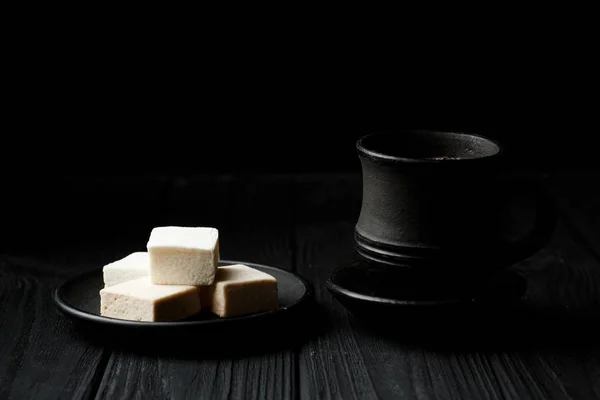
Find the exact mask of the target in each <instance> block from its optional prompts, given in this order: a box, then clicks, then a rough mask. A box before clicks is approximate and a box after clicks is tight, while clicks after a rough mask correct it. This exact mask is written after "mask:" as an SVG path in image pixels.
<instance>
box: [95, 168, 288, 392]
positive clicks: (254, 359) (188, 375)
mask: <svg viewBox="0 0 600 400" xmlns="http://www.w3.org/2000/svg"><path fill="white" fill-rule="evenodd" d="M291 218H292V214H291V204H290V182H289V180H288V179H287V178H285V177H255V176H241V175H221V176H197V177H193V178H185V177H180V178H177V179H176V180H175V181H174V184H173V189H172V191H171V193H170V196H169V203H168V210H167V213H166V217H165V218H164V219H163V220H162V221H161V223H162V224H164V225H183V226H214V227H217V228H218V229H219V234H220V248H221V257H222V259H229V260H237V261H248V262H257V263H265V264H268V265H273V266H277V267H280V268H284V269H290V270H291V269H293V263H292V261H293V260H292V257H291V254H292V251H291V239H292V237H291V232H292V219H291ZM239 335H244V333H243V332H239ZM249 345H252V344H250V343H249ZM158 346H160V344H159V345H158ZM215 353H216V356H215ZM218 354H219V352H218V351H215V352H213V354H212V355H211V356H210V357H208V356H205V355H203V354H193V355H191V356H190V355H188V357H184V358H181V357H172V356H170V355H168V354H167V355H158V356H154V355H146V356H144V355H137V354H131V353H130V352H126V351H121V350H119V351H115V352H114V353H113V354H112V355H111V358H110V360H109V362H108V365H107V369H106V373H105V375H104V377H103V379H102V381H101V383H100V386H99V391H98V396H99V397H101V398H112V397H115V396H116V397H121V398H144V399H145V398H164V397H171V398H187V397H192V396H193V397H202V398H204V397H206V398H257V399H258V398H259V399H271V398H272V399H287V398H293V397H295V395H296V390H297V388H296V385H295V381H296V373H297V369H296V355H295V352H294V349H293V348H289V349H283V350H277V351H272V352H268V353H265V354H249V355H233V356H230V355H228V356H222V357H220V356H218Z"/></svg>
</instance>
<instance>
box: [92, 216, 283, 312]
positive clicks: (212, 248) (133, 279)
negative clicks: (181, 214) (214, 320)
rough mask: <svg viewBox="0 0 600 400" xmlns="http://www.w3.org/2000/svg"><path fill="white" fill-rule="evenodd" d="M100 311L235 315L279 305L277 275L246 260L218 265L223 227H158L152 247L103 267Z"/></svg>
mask: <svg viewBox="0 0 600 400" xmlns="http://www.w3.org/2000/svg"><path fill="white" fill-rule="evenodd" d="M103 274H104V284H105V287H104V288H103V289H102V290H100V314H101V315H103V316H106V317H111V318H118V319H126V320H133V321H178V320H181V319H184V318H188V317H191V316H193V315H195V314H197V313H199V312H200V310H201V309H202V310H207V311H211V312H213V313H214V314H217V315H218V316H220V317H234V316H240V315H247V314H253V313H258V312H263V311H270V310H274V309H277V307H278V303H277V281H276V280H275V278H274V277H272V276H271V275H269V274H266V273H264V272H262V271H259V270H257V269H254V268H250V267H248V266H246V265H243V264H236V265H229V266H223V267H219V231H218V230H217V229H215V228H208V227H178V226H165V227H157V228H154V229H153V230H152V232H151V233H150V238H149V240H148V243H147V252H136V253H132V254H130V255H128V256H127V257H125V258H123V259H120V260H117V261H115V262H113V263H110V264H108V265H106V266H104V268H103Z"/></svg>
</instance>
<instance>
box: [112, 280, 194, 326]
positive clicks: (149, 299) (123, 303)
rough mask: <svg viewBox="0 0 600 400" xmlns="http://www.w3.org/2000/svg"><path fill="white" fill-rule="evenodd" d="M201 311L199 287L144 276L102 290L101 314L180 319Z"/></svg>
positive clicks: (151, 319)
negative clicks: (159, 282) (153, 280)
mask: <svg viewBox="0 0 600 400" xmlns="http://www.w3.org/2000/svg"><path fill="white" fill-rule="evenodd" d="M198 312H200V297H199V293H198V288H197V287H195V286H177V285H162V286H161V285H153V284H151V283H150V279H149V278H148V277H147V276H145V277H143V278H138V279H134V280H131V281H127V282H123V283H119V284H118V285H114V286H110V287H105V288H104V289H102V290H100V315H102V316H105V317H110V318H118V319H125V320H131V321H151V322H167V321H179V320H181V319H183V318H186V317H190V316H192V315H194V314H197V313H198Z"/></svg>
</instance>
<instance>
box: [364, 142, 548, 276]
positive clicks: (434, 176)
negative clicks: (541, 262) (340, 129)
mask: <svg viewBox="0 0 600 400" xmlns="http://www.w3.org/2000/svg"><path fill="white" fill-rule="evenodd" d="M357 150H358V155H359V158H360V161H361V165H362V173H363V196H362V207H361V212H360V216H359V219H358V222H357V224H356V228H355V243H356V250H357V252H358V254H360V255H361V256H362V257H363V258H365V259H367V260H369V261H370V262H376V263H379V264H387V265H394V266H403V267H423V268H432V269H435V270H444V269H451V270H452V271H458V270H461V271H473V270H474V269H479V270H481V269H482V268H481V267H482V266H484V265H485V266H486V268H485V269H486V270H488V271H489V270H490V269H492V270H493V269H498V268H501V267H505V266H508V265H510V264H512V263H514V262H516V261H519V260H521V259H524V258H526V257H528V256H530V255H531V254H533V253H535V252H536V251H538V250H539V249H540V248H541V247H542V246H543V245H544V244H545V243H546V242H547V241H548V240H549V238H550V237H551V235H552V232H553V230H554V224H555V214H554V210H553V207H552V204H551V202H550V201H549V199H548V197H547V196H544V195H543V194H542V193H541V192H540V191H538V190H531V189H532V188H534V187H535V186H534V185H532V183H531V182H522V181H518V182H515V181H504V180H502V179H501V175H502V172H503V169H504V163H503V160H502V159H503V157H502V154H503V152H502V149H501V147H500V145H499V144H498V143H496V142H495V141H492V140H490V139H488V138H485V137H483V136H479V135H474V134H465V133H452V132H431V131H405V132H400V133H377V134H371V135H367V136H365V137H363V138H361V139H360V140H358V142H357ZM524 191H529V192H532V193H533V196H530V197H533V198H534V199H535V201H534V204H535V207H532V208H534V209H535V212H534V211H533V210H531V212H532V213H534V215H535V218H534V219H535V221H534V223H533V224H532V225H533V227H532V228H531V229H530V230H529V232H528V233H526V234H524V235H523V236H522V237H520V238H519V239H518V240H509V239H507V237H506V233H507V231H509V230H510V227H508V226H507V222H506V221H507V220H508V219H507V218H506V215H507V211H508V212H510V210H507V207H508V204H509V202H508V200H507V199H509V198H510V197H511V196H513V194H514V193H518V192H521V193H522V192H524Z"/></svg>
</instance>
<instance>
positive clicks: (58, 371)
mask: <svg viewBox="0 0 600 400" xmlns="http://www.w3.org/2000/svg"><path fill="white" fill-rule="evenodd" d="M111 179H115V180H116V181H115V182H116V183H114V185H113V183H111V182H112V181H111ZM111 179H109V178H98V179H97V180H91V181H89V182H87V183H85V182H79V183H73V186H71V187H70V189H69V186H68V185H66V184H64V183H61V184H60V185H59V188H60V190H65V191H66V193H69V194H70V195H73V194H75V195H76V198H75V199H71V200H70V201H69V202H67V203H65V204H62V205H61V201H59V200H60V199H54V200H49V203H47V204H46V205H45V206H44V208H43V209H42V210H38V211H35V212H34V214H35V216H36V219H35V220H36V221H37V222H38V223H40V224H53V223H57V222H59V221H61V218H65V221H66V223H65V229H60V230H59V232H60V233H62V234H64V236H61V235H57V237H55V238H54V240H53V241H50V242H49V243H46V244H45V245H44V246H42V247H41V248H40V249H38V250H39V251H28V249H27V246H23V243H21V245H20V246H17V247H12V246H11V243H15V242H16V241H17V239H18V240H22V239H23V238H26V237H27V234H28V231H27V230H23V229H21V230H20V231H18V232H17V236H15V238H12V239H10V238H8V239H7V241H5V242H2V243H1V244H0V250H2V251H1V252H0V398H9V399H10V398H15V399H28V398H44V399H46V398H77V399H79V398H111V399H112V398H140V399H146V398H176V399H179V398H260V399H263V398H274V399H285V398H303V399H313V398H324V399H329V398H331V399H338V398H344V399H352V398H357V399H371V398H373V399H374V398H381V399H388V398H389V399H395V398H403V399H404V398H406V399H446V398H464V399H488V398H489V399H512V398H519V399H600V349H599V347H600V346H599V341H598V337H600V331H599V327H598V325H599V323H598V322H599V321H598V317H599V316H600V261H599V259H598V257H597V255H598V253H597V250H598V247H597V245H596V242H595V240H597V237H598V236H597V235H598V230H597V229H598V225H597V223H596V222H597V221H598V220H597V216H598V215H599V213H600V209H599V207H600V204H599V203H598V202H597V200H598V195H597V191H596V190H595V189H593V188H591V185H590V184H589V182H590V181H589V179H591V178H589V177H586V178H581V177H576V178H569V177H568V176H567V177H560V179H554V178H552V179H548V180H547V181H545V183H546V185H547V187H548V188H549V189H550V192H551V193H553V195H554V196H556V199H557V203H558V204H559V206H560V220H559V224H558V227H557V229H556V232H555V234H554V236H553V238H552V241H551V242H550V243H549V244H548V245H547V246H546V247H545V248H544V249H542V250H541V251H540V252H539V253H538V254H536V255H534V256H533V257H531V258H529V259H527V260H524V261H523V262H521V263H520V264H518V265H516V266H515V267H513V268H512V271H513V272H515V273H517V274H519V275H520V276H522V277H523V278H524V279H526V281H527V284H528V291H527V294H526V296H525V297H524V299H523V300H522V301H521V302H519V303H518V304H515V305H514V306H513V307H507V308H499V309H492V310H490V311H487V312H483V313H480V314H476V315H474V316H473V318H472V319H471V320H464V319H458V318H457V319H456V320H452V318H446V319H445V320H444V321H441V322H438V321H430V322H427V323H425V324H423V326H415V325H414V324H412V325H411V321H408V320H407V321H406V322H405V324H404V325H403V326H402V329H400V330H395V329H381V328H380V327H376V326H371V325H369V324H365V323H364V322H362V321H360V320H357V319H356V318H353V317H352V316H350V315H348V314H347V313H346V311H345V309H344V308H343V307H342V306H341V305H340V304H338V303H337V302H336V301H335V300H334V299H333V298H332V297H331V296H330V295H329V293H328V292H327V291H326V289H325V287H324V286H323V282H324V281H325V279H327V277H328V275H329V273H330V272H331V271H332V270H333V269H334V268H336V267H337V266H339V265H341V264H343V263H346V262H348V261H350V260H352V259H353V258H354V250H353V229H354V224H355V222H356V220H357V218H358V213H359V211H360V196H361V177H360V175H358V174H328V175H298V176H285V175H282V176H276V175H265V176H262V175H243V174H229V175H218V176H212V175H199V176H195V177H183V176H181V177H174V178H169V179H167V178H164V177H158V178H152V179H148V180H145V179H141V180H140V179H135V180H131V179H130V178H127V177H121V178H119V177H115V178H111ZM585 182H587V183H586V184H585V185H584V183H585ZM22 186H23V188H24V190H29V192H31V193H33V194H35V193H36V192H37V191H39V190H40V188H46V189H51V188H52V185H51V184H47V185H46V186H38V187H36V188H35V190H34V189H26V186H27V185H25V184H22ZM44 190H45V189H44ZM32 191H33V192H32ZM121 195H123V196H124V197H123V199H124V200H123V202H122V203H119V200H118V199H120V198H122V197H120V196H121ZM97 196H99V197H97ZM60 198H62V199H66V198H67V197H64V196H61V197H60ZM13 201H16V200H13ZM78 202H79V203H81V204H83V205H82V206H81V207H79V206H77V204H78ZM102 203H105V204H106V206H107V208H106V210H114V212H113V213H109V212H108V211H106V210H105V211H106V212H99V213H98V214H94V210H97V209H99V207H101V206H102ZM28 204H29V203H28ZM31 205H34V203H33V202H32V203H31ZM53 208H54V209H55V210H58V211H59V213H58V214H56V215H50V216H48V215H46V214H45V213H46V212H48V211H49V210H51V209H53ZM70 208H74V210H75V211H74V212H71V211H69V209H70ZM128 215H129V218H130V219H127V218H128ZM18 219H19V218H14V219H10V220H9V226H12V225H11V224H15V223H17V222H18ZM78 219H80V220H78ZM124 220H126V222H123V221H124ZM32 221H33V220H32ZM119 221H121V223H122V225H119ZM86 222H90V223H91V227H92V228H93V227H98V230H95V231H94V229H91V230H81V229H82V228H83V227H85V226H87V224H86ZM171 224H172V225H188V226H194V225H196V226H201V225H208V226H216V227H218V228H219V230H220V235H221V251H222V252H221V255H222V258H223V259H233V260H240V261H251V262H258V263H265V264H269V265H274V266H277V267H281V268H284V269H289V270H293V271H297V272H299V273H300V274H301V275H303V276H304V277H306V278H308V279H309V280H311V281H312V282H313V285H314V288H315V294H316V299H317V301H318V307H316V308H315V310H314V316H312V318H311V320H310V323H311V325H314V326H317V327H318V331H317V335H316V336H313V337H310V338H309V339H308V341H306V342H304V343H302V344H301V345H299V346H298V345H296V344H290V345H289V346H288V347H287V348H285V349H284V350H273V351H269V352H264V353H263V354H238V355H235V354H234V355H231V354H229V355H223V356H218V355H217V356H215V354H214V353H213V354H210V355H208V354H201V353H195V352H192V353H190V354H187V355H186V354H184V355H177V356H175V355H169V354H140V353H139V352H132V351H124V350H122V349H116V348H115V349H114V350H113V349H112V348H111V347H110V346H109V347H99V346H98V345H96V344H93V342H90V341H88V340H87V338H85V337H82V336H81V335H80V333H79V332H76V331H75V330H74V329H73V327H72V326H71V324H70V322H69V320H68V319H66V318H64V317H62V316H61V315H59V314H58V313H57V311H56V310H55V309H54V307H53V305H52V303H51V301H50V292H51V290H52V288H53V287H55V286H56V285H57V284H58V283H59V282H60V281H61V280H62V279H65V278H68V277H70V276H73V275H74V274H77V273H79V272H82V271H86V270H89V269H93V268H98V267H99V266H101V265H103V264H104V263H106V262H109V261H111V260H114V259H116V258H118V257H120V256H124V255H126V254H128V253H130V252H132V251H135V250H139V249H142V250H143V248H144V246H145V242H146V240H147V235H148V234H149V230H150V229H151V227H152V226H158V225H171ZM119 226H122V227H123V229H121V230H119V229H113V228H115V227H116V228H118V227H119ZM78 229H79V230H78ZM110 233H114V234H113V235H110ZM78 235H80V236H81V237H80V239H79V240H78V241H77V243H78V245H77V246H70V247H68V246H65V243H63V242H64V241H65V240H67V239H69V238H73V237H76V236H78ZM13 250H14V251H13ZM243 334H244V332H240V335H243ZM158 346H161V344H160V343H159V344H158Z"/></svg>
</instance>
